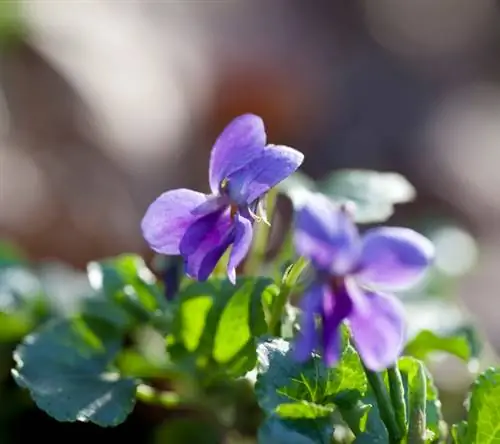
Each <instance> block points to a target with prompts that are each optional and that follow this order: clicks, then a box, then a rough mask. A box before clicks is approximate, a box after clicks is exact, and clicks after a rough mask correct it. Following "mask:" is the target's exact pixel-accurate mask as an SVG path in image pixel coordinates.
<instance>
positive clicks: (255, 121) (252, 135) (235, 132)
mask: <svg viewBox="0 0 500 444" xmlns="http://www.w3.org/2000/svg"><path fill="white" fill-rule="evenodd" d="M265 145H266V132H265V129H264V122H263V121H262V119H261V118H260V117H258V116H255V115H253V114H243V115H242V116H239V117H236V118H235V119H234V120H233V121H232V122H231V123H230V124H229V125H228V126H227V127H226V128H225V129H224V131H223V132H222V133H221V135H220V136H219V137H218V139H217V140H216V141H215V144H214V146H213V148H212V153H211V155H210V167H209V180H210V188H211V189H212V192H213V193H217V192H218V191H219V186H220V183H221V182H222V180H223V179H225V178H226V177H228V176H229V175H230V174H232V173H234V172H235V171H236V170H238V169H240V168H242V167H243V166H245V165H246V164H247V163H249V162H250V161H251V160H253V159H254V158H255V157H257V156H259V155H260V154H261V151H262V150H263V149H264V147H265Z"/></svg>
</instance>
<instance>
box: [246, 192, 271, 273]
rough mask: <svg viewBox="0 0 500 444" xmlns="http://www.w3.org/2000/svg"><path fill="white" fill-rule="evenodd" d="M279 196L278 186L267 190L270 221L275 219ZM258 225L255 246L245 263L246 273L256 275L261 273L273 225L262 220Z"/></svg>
mask: <svg viewBox="0 0 500 444" xmlns="http://www.w3.org/2000/svg"><path fill="white" fill-rule="evenodd" d="M277 197H278V191H277V190H276V188H271V189H270V190H269V191H268V192H267V195H266V199H267V204H266V206H267V210H268V211H269V213H268V217H269V221H272V220H273V215H274V210H275V206H276V199H277ZM256 225H257V226H256V229H255V237H254V242H253V246H252V249H251V251H250V254H249V255H248V259H247V261H246V264H245V273H246V274H247V275H249V276H254V275H257V274H259V268H260V266H261V264H262V263H263V262H264V260H265V258H266V251H267V246H268V243H269V232H270V228H271V227H270V226H269V225H268V224H266V223H264V222H260V223H258V224H256Z"/></svg>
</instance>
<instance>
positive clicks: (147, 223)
mask: <svg viewBox="0 0 500 444" xmlns="http://www.w3.org/2000/svg"><path fill="white" fill-rule="evenodd" d="M207 198H208V196H206V195H205V194H202V193H198V192H196V191H192V190H187V189H185V188H181V189H178V190H172V191H167V192H166V193H163V194H162V195H161V196H160V197H158V198H157V199H156V200H155V201H154V202H153V203H152V204H151V205H150V206H149V208H148V209H147V211H146V214H145V215H144V217H143V219H142V222H141V229H142V235H143V236H144V239H146V242H147V243H148V244H149V246H150V247H151V249H153V250H154V251H156V252H158V253H162V254H172V255H174V254H179V253H180V251H179V244H180V242H181V239H182V237H183V236H184V233H185V232H186V230H187V228H188V227H189V225H191V224H192V223H193V221H194V220H195V219H196V217H195V216H193V214H192V213H191V212H192V211H193V210H194V208H196V207H197V206H199V205H201V204H203V202H206V200H207Z"/></svg>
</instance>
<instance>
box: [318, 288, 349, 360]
mask: <svg viewBox="0 0 500 444" xmlns="http://www.w3.org/2000/svg"><path fill="white" fill-rule="evenodd" d="M352 307H353V304H352V301H351V299H350V296H349V295H348V294H347V291H346V290H345V288H343V287H342V288H339V289H337V290H336V292H335V294H332V293H331V292H330V291H329V290H327V291H325V292H324V293H323V307H322V320H323V359H324V361H325V364H326V365H327V366H332V365H334V364H335V363H336V362H337V361H338V358H339V355H340V337H339V327H340V324H341V323H342V321H343V320H344V319H346V318H347V316H349V315H350V313H351V311H352Z"/></svg>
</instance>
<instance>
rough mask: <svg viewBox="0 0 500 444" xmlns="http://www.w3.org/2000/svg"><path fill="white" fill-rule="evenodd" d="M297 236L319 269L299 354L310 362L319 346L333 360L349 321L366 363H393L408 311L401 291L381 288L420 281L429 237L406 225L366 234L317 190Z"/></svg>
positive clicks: (374, 366)
mask: <svg viewBox="0 0 500 444" xmlns="http://www.w3.org/2000/svg"><path fill="white" fill-rule="evenodd" d="M294 240H295V246H296V249H297V251H298V253H299V254H301V255H302V256H304V257H306V258H307V259H309V260H310V261H311V264H312V266H313V268H314V270H315V271H316V273H315V274H316V277H315V280H314V282H313V283H312V284H311V285H310V286H309V287H308V290H307V291H306V293H305V294H304V296H303V298H302V300H301V308H302V312H303V315H302V324H301V331H300V333H299V334H298V337H297V339H296V343H295V346H294V348H295V353H296V357H297V359H299V360H306V359H307V358H308V357H309V356H310V353H311V352H312V351H313V350H314V349H317V348H319V347H321V348H322V350H323V358H324V360H325V363H326V364H327V365H332V364H334V363H335V362H336V361H337V359H338V357H339V352H340V336H339V327H340V324H341V323H342V321H344V320H346V321H347V324H348V325H349V327H350V330H351V334H352V338H353V341H354V343H355V345H356V348H357V350H358V352H359V354H360V355H361V358H362V359H363V362H364V363H365V365H366V366H367V367H368V368H369V369H371V370H374V371H380V370H382V369H385V368H387V367H389V366H390V365H392V364H394V363H395V362H396V360H397V358H398V356H399V354H400V353H401V351H402V349H403V345H404V341H405V333H406V331H405V319H404V310H403V306H402V304H401V302H400V301H399V300H398V299H396V297H394V296H393V295H391V294H386V293H382V292H381V290H382V291H391V290H396V289H404V288H407V287H409V286H411V285H413V284H414V283H416V281H417V280H418V279H420V278H421V277H422V275H423V273H424V272H425V271H426V269H427V267H428V265H429V264H430V262H431V260H432V258H433V256H434V248H433V245H432V243H431V242H430V241H429V240H428V239H427V238H425V237H423V236H422V235H420V234H418V233H416V232H415V231H413V230H411V229H409V228H401V227H380V228H372V229H369V230H367V231H366V233H365V234H364V235H363V236H362V237H361V236H360V234H359V232H358V230H357V227H356V225H355V224H354V222H353V219H352V217H351V215H350V212H349V210H348V209H347V207H346V206H336V205H335V204H333V203H332V202H331V201H330V200H328V199H327V198H326V197H324V196H321V195H316V194H314V195H312V196H311V199H310V200H309V201H308V203H307V204H306V205H305V206H304V207H303V208H302V209H301V210H300V211H299V212H298V214H297V219H296V228H295V239H294ZM318 319H321V326H319V325H318V323H317V320H318Z"/></svg>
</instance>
